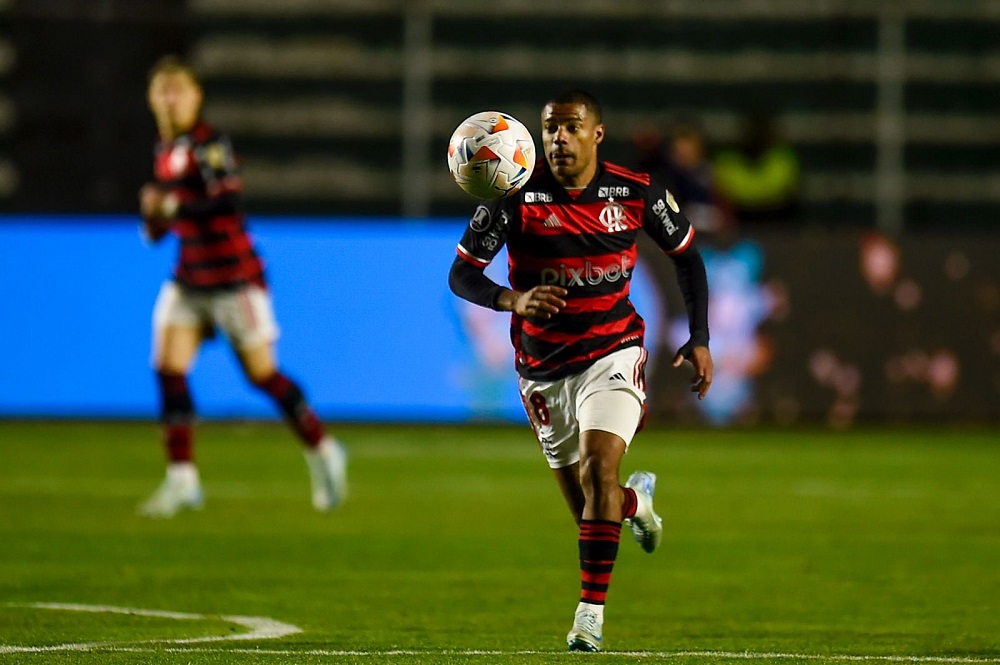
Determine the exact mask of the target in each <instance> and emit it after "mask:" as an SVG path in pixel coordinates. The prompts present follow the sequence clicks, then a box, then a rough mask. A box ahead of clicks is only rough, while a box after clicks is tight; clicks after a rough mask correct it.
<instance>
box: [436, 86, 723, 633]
mask: <svg viewBox="0 0 1000 665" xmlns="http://www.w3.org/2000/svg"><path fill="white" fill-rule="evenodd" d="M603 138H604V125H603V124H602V122H601V108H600V105H599V104H598V102H597V100H596V99H594V97H593V96H591V95H590V94H588V93H586V92H584V91H581V90H573V91H568V92H565V93H562V94H560V95H557V96H556V97H555V98H553V99H552V100H551V101H550V102H548V103H547V104H546V105H545V107H544V109H543V110H542V143H543V148H544V153H545V159H544V160H540V161H539V162H538V165H537V167H536V168H535V171H534V173H533V174H532V177H531V179H530V180H529V181H528V183H527V184H526V185H525V186H524V187H523V188H522V189H521V190H520V191H519V192H518V193H516V194H515V195H512V196H510V197H507V198H502V199H498V200H496V201H492V202H488V203H484V204H483V205H480V206H479V207H478V208H477V210H476V212H475V214H474V216H473V218H472V221H471V222H470V224H469V226H468V227H467V228H466V231H465V233H464V235H463V236H462V240H461V242H460V243H459V245H458V256H457V257H456V258H455V260H454V262H453V263H452V267H451V272H450V275H449V284H450V285H451V288H452V290H453V291H454V292H455V293H456V294H457V295H459V296H460V297H462V298H465V299H466V300H469V301H470V302H473V303H475V304H477V305H481V306H483V307H488V308H492V309H495V310H498V311H508V312H512V315H511V339H512V340H513V343H514V348H515V351H516V360H515V362H516V367H517V371H518V374H519V381H518V383H519V388H520V391H521V397H522V399H523V401H524V406H525V410H526V411H527V413H528V418H529V420H530V421H531V424H532V426H533V427H534V430H535V435H536V437H537V439H538V442H539V444H540V445H541V448H542V451H543V453H544V454H545V456H546V458H547V460H548V463H549V467H550V468H551V469H553V471H554V473H555V477H556V481H557V482H558V484H559V487H560V489H561V490H562V493H563V496H564V497H565V499H566V502H567V503H568V505H569V508H570V511H571V512H572V514H573V517H574V518H575V519H576V522H577V524H578V525H579V539H578V546H579V552H580V577H581V595H580V601H579V604H578V605H577V608H576V612H575V614H574V620H573V627H572V629H571V630H570V632H569V634H568V635H567V638H566V639H567V643H568V646H569V649H570V651H599V650H600V648H601V643H602V636H603V624H604V603H605V600H606V597H607V591H608V585H609V583H610V580H611V571H612V568H613V567H614V563H615V559H616V557H617V555H618V543H619V537H620V534H621V526H622V522H623V521H625V522H627V523H628V524H629V525H630V527H631V529H632V534H633V536H634V537H635V539H636V541H637V542H638V543H639V544H640V545H641V546H642V548H643V549H644V550H645V551H646V552H653V551H654V550H655V549H656V548H657V547H658V546H659V544H660V539H661V536H662V526H661V520H660V518H659V516H657V515H656V513H655V512H654V511H653V492H654V489H655V482H656V476H655V475H653V474H652V473H649V472H645V471H637V472H635V473H633V474H632V475H631V476H630V477H629V479H628V481H627V482H626V483H625V486H624V487H623V486H621V485H620V480H619V473H620V471H619V467H620V465H621V461H622V458H623V456H624V455H625V453H626V451H627V450H628V446H629V443H630V442H631V441H632V437H633V436H634V435H635V433H636V432H637V431H638V429H639V428H640V426H641V423H642V419H643V414H644V408H645V392H644V391H645V377H644V373H643V370H644V366H645V360H646V351H645V349H644V348H643V333H644V330H645V327H644V324H643V320H642V318H641V317H640V316H639V315H638V313H637V312H636V311H635V308H634V307H633V306H632V303H631V301H630V300H629V297H628V293H629V279H630V277H631V273H632V270H633V268H634V266H635V262H636V257H637V248H636V238H637V235H638V232H639V230H640V229H642V230H644V231H645V232H646V233H647V234H649V235H650V236H651V237H652V238H653V240H654V241H655V242H656V243H657V244H658V245H659V246H660V248H661V249H662V250H663V251H664V252H665V253H666V254H667V255H668V256H670V257H671V258H672V259H673V261H674V263H675V267H676V270H677V277H678V282H679V285H680V288H681V292H682V294H683V295H684V299H685V302H686V304H687V308H688V316H689V321H690V326H689V327H690V339H689V340H688V342H687V343H686V344H684V345H683V346H682V347H681V349H680V350H679V351H678V352H677V354H676V356H675V357H674V361H673V365H674V366H675V367H679V366H680V365H681V364H682V363H683V362H684V361H685V360H689V361H690V363H691V364H692V366H693V367H694V378H693V383H692V391H694V392H697V393H698V397H699V398H703V397H704V396H705V395H706V393H707V392H708V389H709V386H710V385H711V383H712V356H711V353H710V352H709V349H708V283H707V279H706V276H705V266H704V263H703V262H702V259H701V255H700V254H699V252H698V249H697V248H696V247H695V245H694V242H693V238H694V233H695V231H694V228H693V227H692V226H691V225H690V223H689V222H688V221H687V219H686V218H685V217H684V215H683V214H681V212H680V208H679V207H678V205H677V203H676V201H675V200H674V198H673V196H672V195H671V194H670V192H669V191H667V189H666V188H665V187H662V186H660V185H658V184H655V183H651V182H650V179H649V176H648V175H646V174H639V173H633V172H632V171H629V170H627V169H624V168H622V167H620V166H616V165H614V164H609V163H607V162H600V161H598V158H597V147H598V145H599V144H600V143H601V141H602V140H603ZM504 244H506V246H507V252H508V264H509V267H510V284H511V288H509V289H508V288H504V287H502V286H500V285H499V284H497V283H496V282H494V281H493V280H492V279H490V278H489V277H488V276H487V275H485V274H484V269H485V268H486V266H487V265H489V263H490V262H491V261H492V260H493V258H494V257H495V256H496V255H497V252H499V250H500V248H501V247H502V246H503V245H504Z"/></svg>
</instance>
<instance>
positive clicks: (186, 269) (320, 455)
mask: <svg viewBox="0 0 1000 665" xmlns="http://www.w3.org/2000/svg"><path fill="white" fill-rule="evenodd" d="M148 94H149V106H150V109H151V110H152V112H153V116H154V117H155V119H156V126H157V130H158V132H159V137H160V141H159V143H158V144H157V147H156V159H155V164H154V170H155V177H156V181H155V182H151V183H147V184H146V185H145V186H143V187H142V189H141V191H140V194H139V198H140V209H141V213H142V218H143V228H144V231H145V233H146V235H147V236H148V238H149V239H150V240H152V241H154V242H155V241H158V240H160V239H161V238H162V237H163V236H164V235H166V234H167V233H168V232H173V233H174V234H175V235H176V236H177V237H178V238H179V240H180V256H179V259H178V261H177V265H176V268H175V270H174V274H173V277H172V279H169V280H167V281H166V282H164V283H163V286H162V287H161V289H160V293H159V296H158V297H157V300H156V305H155V308H154V311H153V338H154V342H153V362H154V367H155V370H156V375H157V380H158V383H159V390H160V396H161V403H162V410H161V413H162V419H163V435H164V442H165V446H166V453H167V459H168V466H167V475H166V479H165V480H164V481H163V483H162V484H161V485H160V487H159V489H157V490H156V492H155V493H154V494H153V495H152V496H151V497H150V498H149V499H148V500H146V501H145V502H144V503H142V504H141V505H140V506H139V511H140V513H142V514H144V515H147V516H150V517H171V516H173V515H174V514H175V513H177V512H178V511H179V510H182V509H196V508H200V507H201V505H202V503H203V495H202V490H201V485H200V481H199V478H198V471H197V468H196V466H195V464H194V459H193V441H192V426H193V421H194V417H195V413H194V405H193V402H192V399H191V393H190V390H189V389H188V382H187V374H188V372H189V371H190V368H191V364H192V362H193V360H194V358H195V356H196V354H197V352H198V348H199V347H200V345H201V343H202V341H204V340H205V339H207V338H210V337H212V336H214V334H215V330H216V329H219V330H221V331H222V332H223V333H224V334H225V335H226V337H227V338H228V340H229V342H230V343H231V344H232V346H233V349H234V350H235V352H236V356H237V358H238V359H239V361H240V366H241V367H242V369H243V372H244V373H245V374H246V377H247V379H248V380H249V381H250V382H251V383H252V384H253V385H254V386H256V387H257V388H258V389H260V390H261V391H262V392H264V393H265V394H266V395H268V396H269V397H270V398H271V399H273V400H274V402H275V404H276V405H277V406H278V408H279V409H280V410H281V412H282V413H283V414H284V416H285V418H286V419H287V421H288V423H289V424H290V425H291V427H292V429H293V430H294V431H295V433H296V434H297V435H298V437H299V438H300V439H301V440H302V442H303V443H304V444H305V447H306V450H305V457H306V461H307V463H308V467H309V472H310V477H311V480H312V501H313V506H314V507H315V508H316V509H317V510H321V511H322V510H328V509H330V508H333V507H334V506H336V505H337V504H338V503H340V501H342V500H343V499H344V497H345V493H346V491H347V485H346V454H345V451H344V449H343V447H342V446H341V445H340V443H338V442H337V441H336V440H335V439H334V438H333V437H331V436H328V435H326V434H325V433H324V430H323V425H322V423H320V421H319V419H318V418H317V417H316V414H315V412H314V411H313V409H312V408H311V407H310V406H309V404H308V403H307V402H306V400H305V397H304V396H303V394H302V390H301V389H300V388H299V386H298V385H296V383H295V382H294V381H292V380H291V379H289V378H288V377H287V376H285V375H284V374H282V373H281V371H280V370H279V369H278V368H277V366H276V360H275V354H274V350H273V344H274V342H275V340H276V339H277V337H278V327H277V323H276V322H275V318H274V310H273V306H272V303H271V296H270V293H269V292H268V289H267V284H266V282H265V279H264V269H263V263H262V261H261V259H260V257H259V256H258V255H257V252H256V251H255V249H254V246H253V242H252V240H251V238H250V236H249V234H248V233H247V231H246V228H245V219H244V215H243V213H242V210H241V201H240V189H241V184H240V180H239V177H238V176H237V173H236V166H235V157H234V155H233V150H232V147H231V145H230V142H229V140H228V138H227V137H225V136H224V135H222V134H220V133H218V132H217V131H216V130H215V129H214V128H213V127H211V126H210V125H208V124H206V123H204V122H202V121H201V118H200V113H201V105H202V100H203V93H202V88H201V84H200V83H199V81H198V79H197V77H196V75H195V73H194V72H193V70H192V69H191V68H190V67H189V66H188V65H186V64H185V63H184V62H182V61H181V60H179V59H177V58H175V57H172V56H168V57H166V58H163V59H162V60H160V61H159V62H158V63H157V64H156V65H155V66H154V67H153V69H152V71H151V73H150V77H149V90H148Z"/></svg>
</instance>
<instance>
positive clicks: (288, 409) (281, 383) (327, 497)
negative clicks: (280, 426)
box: [236, 343, 347, 511]
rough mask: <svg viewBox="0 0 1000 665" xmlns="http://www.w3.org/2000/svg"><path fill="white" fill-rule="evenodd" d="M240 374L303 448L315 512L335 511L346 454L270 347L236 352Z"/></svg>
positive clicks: (343, 487) (343, 489) (341, 493)
mask: <svg viewBox="0 0 1000 665" xmlns="http://www.w3.org/2000/svg"><path fill="white" fill-rule="evenodd" d="M236 353H237V356H238V357H239V359H240V364H241V365H242V366H243V372H244V373H245V374H246V377H247V379H249V381H250V382H251V383H253V385H254V386H256V387H257V388H259V389H260V390H261V391H263V392H264V393H266V394H267V395H268V396H269V397H270V398H271V399H273V400H274V402H275V404H277V406H278V408H279V409H281V412H282V414H284V416H285V420H286V421H287V422H288V424H289V426H290V427H291V428H292V430H293V431H294V432H295V434H296V435H297V436H298V437H299V439H301V441H302V443H303V444H304V445H305V447H306V450H305V457H306V464H308V466H309V476H310V479H311V481H312V502H313V507H314V508H316V510H320V511H325V510H329V509H331V508H334V507H336V506H337V505H338V504H340V503H341V502H342V501H343V500H344V499H345V498H346V497H347V453H346V451H345V450H344V447H343V446H342V445H341V444H340V443H339V442H338V441H337V440H336V439H335V438H333V437H332V436H329V435H327V434H326V433H325V432H324V430H323V424H322V423H321V422H320V420H319V418H318V417H317V416H316V413H315V411H313V409H312V407H310V406H309V404H308V403H307V402H306V399H305V396H304V395H303V394H302V389H301V388H299V386H298V384H296V383H295V382H294V381H292V380H291V379H289V378H288V377H287V376H285V375H284V374H282V373H281V372H280V371H279V370H278V367H277V363H276V362H275V353H274V348H273V347H272V345H271V344H267V343H265V344H259V345H257V346H254V347H252V348H241V349H237V350H236Z"/></svg>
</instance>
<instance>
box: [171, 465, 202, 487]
mask: <svg viewBox="0 0 1000 665" xmlns="http://www.w3.org/2000/svg"><path fill="white" fill-rule="evenodd" d="M167 478H169V479H170V480H176V481H179V482H182V483H185V484H192V483H197V482H198V467H196V466H195V465H194V462H171V463H170V464H168V465H167Z"/></svg>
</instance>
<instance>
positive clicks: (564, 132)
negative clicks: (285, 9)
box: [542, 104, 604, 187]
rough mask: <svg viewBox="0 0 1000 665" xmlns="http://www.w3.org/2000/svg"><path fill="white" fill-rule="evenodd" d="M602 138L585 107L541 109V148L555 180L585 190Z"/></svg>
mask: <svg viewBox="0 0 1000 665" xmlns="http://www.w3.org/2000/svg"><path fill="white" fill-rule="evenodd" d="M603 138H604V125H602V124H599V123H598V122H597V119H596V118H594V117H593V116H592V115H591V114H590V113H589V112H588V110H587V107H586V105H584V104H549V105H547V106H546V107H545V108H544V109H542V146H543V148H544V149H545V159H546V160H547V161H548V163H549V168H550V169H552V174H553V175H554V176H555V177H556V180H558V181H559V183H560V184H562V185H564V186H579V187H582V186H585V185H587V184H588V183H589V182H590V180H591V178H593V175H594V172H595V171H596V170H597V146H598V144H600V142H601V140H602V139H603Z"/></svg>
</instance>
